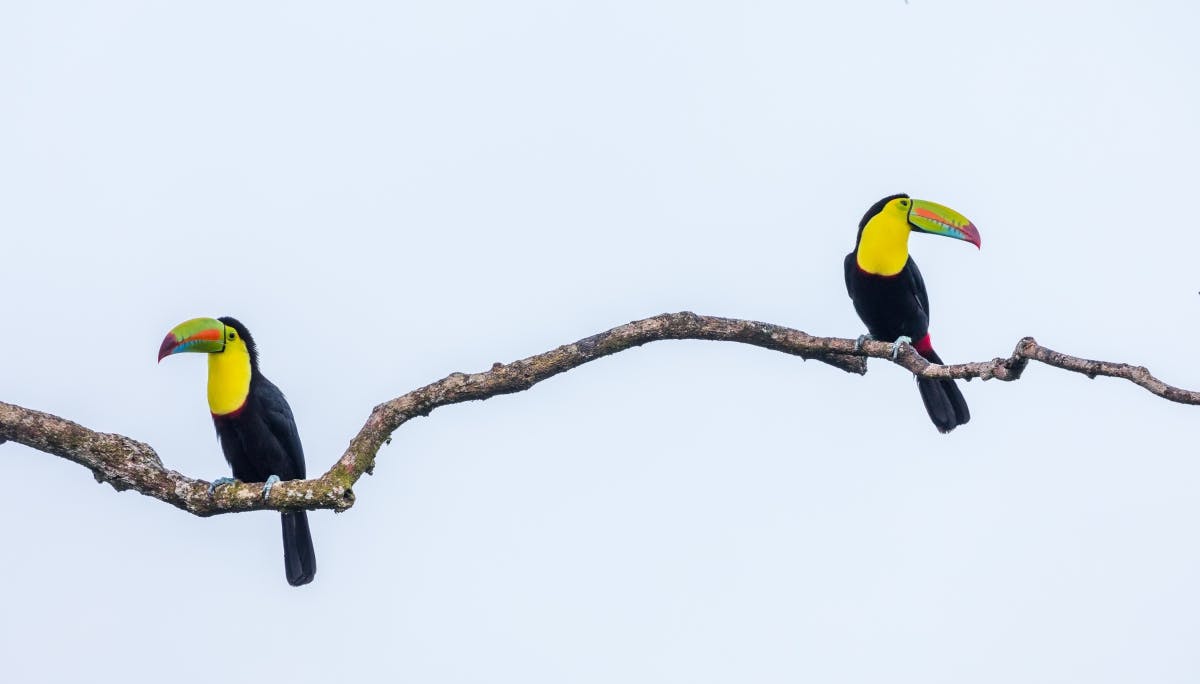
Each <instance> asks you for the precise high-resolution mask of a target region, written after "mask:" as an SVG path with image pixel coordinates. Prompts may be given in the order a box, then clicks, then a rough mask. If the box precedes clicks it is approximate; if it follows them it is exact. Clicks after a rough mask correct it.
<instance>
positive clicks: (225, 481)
mask: <svg viewBox="0 0 1200 684" xmlns="http://www.w3.org/2000/svg"><path fill="white" fill-rule="evenodd" d="M235 482H237V480H235V479H233V478H232V477H218V478H217V479H215V480H213V481H212V484H210V485H209V486H208V495H209V496H212V495H213V493H214V492H216V491H217V487H224V486H225V485H231V484H233V483H235Z"/></svg>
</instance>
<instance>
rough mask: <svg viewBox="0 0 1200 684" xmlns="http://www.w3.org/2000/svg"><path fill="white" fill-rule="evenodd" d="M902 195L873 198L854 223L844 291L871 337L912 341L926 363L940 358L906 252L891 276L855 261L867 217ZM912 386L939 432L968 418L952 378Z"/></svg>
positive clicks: (921, 287) (917, 273) (921, 282)
mask: <svg viewBox="0 0 1200 684" xmlns="http://www.w3.org/2000/svg"><path fill="white" fill-rule="evenodd" d="M901 197H907V195H902V194H901V195H892V196H890V197H885V198H883V199H881V200H879V201H878V202H876V203H875V204H874V205H873V206H872V207H871V208H870V209H868V210H867V213H866V215H864V216H863V219H862V221H861V222H860V223H859V224H858V239H857V240H855V244H854V251H852V252H850V253H849V254H847V255H846V260H845V265H844V269H845V274H846V291H847V292H848V293H849V295H850V299H851V301H853V302H854V310H855V311H856V312H858V317H859V318H861V319H862V322H863V323H865V324H866V326H867V331H868V332H870V333H871V336H872V337H874V338H876V339H879V340H887V341H892V340H895V339H897V338H899V337H901V336H907V337H909V338H911V339H912V340H913V347H914V348H915V349H916V350H917V352H918V353H919V354H921V356H923V357H925V359H927V360H928V361H929V362H931V363H937V364H940V363H942V359H941V357H939V356H938V355H937V352H935V351H934V350H933V346H932V344H931V343H930V341H929V293H928V292H927V291H926V289H925V279H924V278H922V277H921V270H920V269H918V268H917V262H915V261H913V259H912V257H911V256H910V257H909V258H908V261H907V262H906V263H905V264H904V268H903V269H901V270H900V272H899V273H897V274H895V275H891V276H882V275H876V274H873V273H867V272H866V271H863V270H862V269H861V268H859V266H858V246H859V242H860V241H861V239H862V232H863V229H864V228H865V227H866V225H867V222H868V221H870V220H871V218H872V217H874V216H875V215H876V214H878V213H879V212H880V211H882V210H883V207H884V206H885V205H886V204H887V203H888V202H890V201H891V200H894V199H897V198H901ZM917 388H918V389H919V390H920V393H921V400H922V401H923V402H924V403H925V410H926V411H927V412H928V413H929V418H930V419H931V420H932V421H933V424H934V425H935V426H936V427H937V429H938V431H939V432H943V433H944V432H950V431H951V430H953V429H954V428H956V427H958V426H959V425H963V424H965V423H966V422H967V421H969V420H971V412H970V410H969V409H968V408H967V402H966V399H964V398H963V395H962V392H960V391H959V389H958V386H957V385H956V384H955V382H954V381H953V380H933V379H929V378H920V377H918V378H917Z"/></svg>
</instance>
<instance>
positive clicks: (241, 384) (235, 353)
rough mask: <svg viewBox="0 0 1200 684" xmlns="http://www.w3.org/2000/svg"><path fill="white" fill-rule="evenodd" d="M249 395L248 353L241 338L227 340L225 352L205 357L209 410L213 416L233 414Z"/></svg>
mask: <svg viewBox="0 0 1200 684" xmlns="http://www.w3.org/2000/svg"><path fill="white" fill-rule="evenodd" d="M231 329H232V328H231ZM249 395H250V351H249V350H248V349H246V343H245V342H243V341H242V338H241V336H240V335H239V336H237V337H235V338H234V339H228V337H227V338H226V343H225V351H221V352H215V353H213V354H209V355H208V410H210V411H212V414H213V415H214V416H223V415H226V414H229V413H233V412H234V411H236V410H238V409H240V408H241V407H242V405H243V404H245V403H246V397H247V396H249Z"/></svg>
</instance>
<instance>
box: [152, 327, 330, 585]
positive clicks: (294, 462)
mask: <svg viewBox="0 0 1200 684" xmlns="http://www.w3.org/2000/svg"><path fill="white" fill-rule="evenodd" d="M180 352H204V353H207V354H208V408H209V410H210V411H211V412H212V419H213V424H214V425H216V428H217V439H218V440H220V443H221V451H223V452H225V460H226V461H228V462H229V465H230V467H231V468H232V469H233V478H228V477H222V478H218V479H217V480H214V481H213V483H212V486H211V487H209V493H210V494H211V493H212V492H213V491H215V490H216V488H217V487H220V486H223V485H227V484H230V483H232V482H235V481H242V482H263V483H265V484H264V485H263V497H264V498H265V497H266V496H267V495H268V494H269V493H270V491H271V487H272V486H273V485H274V484H275V483H277V482H279V481H281V480H298V479H299V480H302V479H304V477H305V474H304V448H303V447H302V446H301V445H300V433H299V431H298V430H297V429H296V420H295V419H294V418H293V417H292V409H291V407H290V406H288V403H287V399H285V398H284V397H283V392H281V391H279V388H278V387H276V386H275V384H274V383H272V382H271V381H270V380H268V379H267V378H266V376H264V375H263V374H262V371H260V370H259V368H258V347H257V346H256V345H255V344H254V338H253V337H251V336H250V331H249V330H246V326H244V325H242V324H241V323H240V322H238V321H237V320H236V319H233V318H230V317H228V316H226V317H223V318H193V319H192V320H190V321H185V322H183V323H180V324H179V325H177V326H175V328H174V329H173V330H171V332H169V333H167V336H166V338H165V339H164V340H163V341H162V346H160V347H159V349H158V360H159V361H162V360H163V359H164V358H166V357H167V356H170V355H171V354H178V353H180ZM282 518H283V565H284V570H285V571H286V573H287V581H288V584H290V585H292V586H294V587H298V586H301V585H304V584H308V583H309V582H311V581H312V580H313V576H314V575H316V573H317V557H316V554H315V553H314V552H313V543H312V534H311V533H310V532H309V529H308V514H307V513H305V512H304V511H288V512H285V513H283V514H282Z"/></svg>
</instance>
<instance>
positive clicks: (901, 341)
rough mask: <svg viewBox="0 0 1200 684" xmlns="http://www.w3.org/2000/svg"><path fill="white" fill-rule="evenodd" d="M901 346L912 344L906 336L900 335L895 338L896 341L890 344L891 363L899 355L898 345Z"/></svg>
mask: <svg viewBox="0 0 1200 684" xmlns="http://www.w3.org/2000/svg"><path fill="white" fill-rule="evenodd" d="M902 344H912V338H911V337H909V336H908V335H901V336H900V337H897V338H896V341H895V342H893V343H892V360H893V361H895V360H896V357H897V356H899V355H900V345H902Z"/></svg>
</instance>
